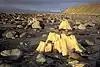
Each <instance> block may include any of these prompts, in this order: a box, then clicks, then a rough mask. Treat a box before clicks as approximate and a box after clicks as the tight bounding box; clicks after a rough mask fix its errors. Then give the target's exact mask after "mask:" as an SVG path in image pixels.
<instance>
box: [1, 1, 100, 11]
mask: <svg viewBox="0 0 100 67" xmlns="http://www.w3.org/2000/svg"><path fill="white" fill-rule="evenodd" d="M96 2H100V0H0V7H9V8H10V7H13V8H18V9H26V10H36V11H61V10H64V9H65V8H68V7H73V6H78V5H80V4H85V3H86V4H87V3H96Z"/></svg>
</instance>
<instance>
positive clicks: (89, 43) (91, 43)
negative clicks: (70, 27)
mask: <svg viewBox="0 0 100 67" xmlns="http://www.w3.org/2000/svg"><path fill="white" fill-rule="evenodd" d="M85 42H86V43H87V44H88V45H94V43H93V42H91V41H89V40H85Z"/></svg>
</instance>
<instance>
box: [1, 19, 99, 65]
mask: <svg viewBox="0 0 100 67" xmlns="http://www.w3.org/2000/svg"><path fill="white" fill-rule="evenodd" d="M15 19H16V18H15ZM72 21H73V20H72ZM0 22H1V23H0V45H1V46H0V52H1V55H0V67H72V66H71V65H76V66H74V67H82V65H80V66H78V65H79V64H85V65H86V67H98V66H99V65H100V60H99V59H100V53H99V51H100V25H99V24H97V23H93V22H89V23H88V24H87V23H85V24H82V23H81V22H79V21H77V22H74V23H71V25H72V28H73V31H72V32H73V34H74V35H75V36H76V38H77V39H78V42H79V43H80V44H81V45H82V46H83V47H84V48H86V50H87V52H88V53H87V55H88V56H83V58H84V59H85V61H82V60H81V59H80V61H79V60H78V61H77V60H73V59H68V58H66V57H62V56H61V55H60V54H57V53H43V54H39V53H37V52H35V49H36V47H37V46H38V43H39V41H40V40H46V38H47V36H48V33H49V32H50V31H52V30H54V28H55V27H56V26H57V25H59V22H55V23H45V28H44V29H42V30H41V31H39V30H35V29H32V28H31V27H29V28H27V29H24V27H25V25H24V24H26V22H25V21H23V20H22V19H17V20H16V21H14V23H7V20H6V21H0ZM10 22H11V21H10ZM22 23H23V24H22ZM4 50H9V51H4ZM2 51H4V52H6V53H7V55H6V54H5V53H3V52H2ZM9 54H12V55H9Z"/></svg>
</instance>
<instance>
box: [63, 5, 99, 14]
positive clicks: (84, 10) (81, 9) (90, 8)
mask: <svg viewBox="0 0 100 67" xmlns="http://www.w3.org/2000/svg"><path fill="white" fill-rule="evenodd" d="M62 13H66V14H88V15H100V3H97V4H85V5H80V6H76V7H72V8H68V9H65V10H64V11H62Z"/></svg>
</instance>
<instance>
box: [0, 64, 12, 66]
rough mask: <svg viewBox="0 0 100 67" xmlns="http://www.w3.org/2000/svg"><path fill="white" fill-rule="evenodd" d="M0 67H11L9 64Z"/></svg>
mask: <svg viewBox="0 0 100 67" xmlns="http://www.w3.org/2000/svg"><path fill="white" fill-rule="evenodd" d="M0 67H12V66H11V65H9V64H0Z"/></svg>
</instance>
